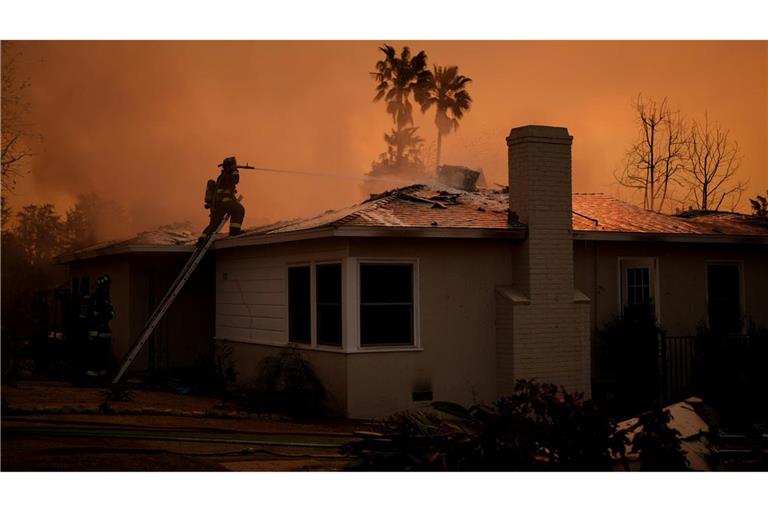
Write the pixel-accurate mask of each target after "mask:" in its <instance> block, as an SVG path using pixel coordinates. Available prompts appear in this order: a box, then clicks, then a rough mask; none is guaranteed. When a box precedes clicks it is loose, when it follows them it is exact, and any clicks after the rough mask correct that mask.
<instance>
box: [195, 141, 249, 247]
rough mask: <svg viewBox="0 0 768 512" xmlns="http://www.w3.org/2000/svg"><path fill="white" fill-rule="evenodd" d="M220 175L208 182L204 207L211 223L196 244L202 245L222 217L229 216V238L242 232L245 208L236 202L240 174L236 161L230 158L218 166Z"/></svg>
mask: <svg viewBox="0 0 768 512" xmlns="http://www.w3.org/2000/svg"><path fill="white" fill-rule="evenodd" d="M219 167H221V173H220V174H219V177H218V179H216V181H215V182H214V181H213V180H209V182H208V188H207V189H206V194H205V207H206V208H210V210H211V221H210V223H209V224H208V227H206V228H205V230H204V231H203V236H201V237H200V240H199V241H198V243H204V242H205V239H206V238H207V237H208V236H210V235H211V234H212V233H213V232H214V231H215V230H216V228H217V227H218V225H219V223H220V222H221V219H223V218H224V215H226V214H229V215H230V218H229V236H235V235H239V234H240V233H241V232H242V229H241V228H242V225H243V219H244V218H245V208H243V205H242V204H240V201H238V200H237V197H236V194H237V189H236V188H235V186H236V185H237V184H238V183H239V182H240V173H239V171H238V167H237V160H236V159H235V157H233V156H230V157H229V158H225V159H224V161H223V162H222V163H221V164H219Z"/></svg>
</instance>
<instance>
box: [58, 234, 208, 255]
mask: <svg viewBox="0 0 768 512" xmlns="http://www.w3.org/2000/svg"><path fill="white" fill-rule="evenodd" d="M198 236H199V234H196V233H195V232H194V231H192V227H191V226H189V225H182V226H177V225H172V226H162V227H160V228H158V229H156V230H153V231H143V232H141V233H139V234H138V235H136V236H135V237H133V238H129V239H127V240H110V241H107V242H102V243H99V244H96V245H91V246H89V247H85V248H83V249H79V250H77V251H74V252H71V253H67V254H63V255H61V256H59V257H57V258H56V261H57V262H58V263H69V262H71V261H75V260H83V259H88V258H94V257H97V256H107V255H111V254H122V253H127V252H192V251H193V250H194V245H195V242H196V241H197V237H198Z"/></svg>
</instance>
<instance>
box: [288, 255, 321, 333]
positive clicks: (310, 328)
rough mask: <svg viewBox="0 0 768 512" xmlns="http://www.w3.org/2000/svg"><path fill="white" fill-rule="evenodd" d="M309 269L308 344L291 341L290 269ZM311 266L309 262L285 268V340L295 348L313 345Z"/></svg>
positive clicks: (289, 264)
mask: <svg viewBox="0 0 768 512" xmlns="http://www.w3.org/2000/svg"><path fill="white" fill-rule="evenodd" d="M304 267H307V268H309V342H305V341H292V340H291V269H292V268H304ZM313 275H314V271H313V265H312V262H310V261H303V262H295V263H288V264H287V265H286V266H285V304H286V309H287V311H286V315H285V339H286V343H287V344H295V345H296V346H297V347H304V348H306V347H310V346H312V345H313V343H314V339H315V332H314V330H315V328H314V322H313V319H314V316H315V315H314V302H315V301H314V300H312V294H313V293H314V285H313V282H312V281H313Z"/></svg>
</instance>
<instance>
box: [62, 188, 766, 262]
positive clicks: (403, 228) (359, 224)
mask: <svg viewBox="0 0 768 512" xmlns="http://www.w3.org/2000/svg"><path fill="white" fill-rule="evenodd" d="M572 228H573V231H574V233H575V236H576V237H578V238H582V239H588V238H590V237H594V238H601V237H605V236H614V235H615V236H619V235H631V236H633V237H635V238H637V237H641V238H642V237H646V238H647V237H652V236H660V237H662V239H668V237H669V236H673V237H675V236H680V237H685V236H693V237H697V239H699V240H704V241H706V240H715V239H718V238H719V239H724V240H726V241H730V239H728V238H727V237H734V238H733V240H738V241H747V242H753V241H754V242H758V243H768V222H766V221H765V220H764V219H759V218H756V217H753V216H750V215H744V214H740V213H733V212H695V211H690V212H684V213H681V214H677V215H669V214H663V213H658V212H651V211H648V210H645V209H643V208H640V207H638V206H634V205H631V204H628V203H625V202H624V201H621V200H619V199H616V198H614V197H611V196H608V195H605V194H583V193H576V194H573V215H572ZM316 230H339V234H341V231H344V232H346V233H353V232H355V233H357V234H358V236H364V235H365V234H366V233H367V234H371V235H372V234H373V233H374V231H375V232H376V233H379V234H381V233H383V232H390V233H395V234H398V235H403V236H449V237H450V236H465V235H466V236H469V234H470V233H480V234H482V235H483V236H488V235H492V236H503V237H509V238H523V237H524V236H525V233H526V230H527V226H526V225H525V224H523V223H521V222H519V221H518V220H517V216H516V215H515V213H514V212H510V211H509V195H508V188H506V187H500V188H495V189H483V188H481V189H477V190H475V191H468V190H461V189H457V188H451V187H447V186H442V185H440V184H433V185H409V186H406V187H402V188H397V189H393V190H388V191H386V192H383V193H380V194H374V195H371V197H369V198H368V199H366V200H365V201H363V202H361V203H359V204H356V205H353V206H349V207H347V208H342V209H338V210H328V211H326V212H323V213H321V214H319V215H316V216H314V217H309V218H298V219H291V220H285V221H280V222H276V223H273V224H269V225H265V226H261V227H257V228H251V229H248V230H246V231H245V232H244V233H243V234H242V235H239V236H237V237H227V236H223V235H219V240H218V241H217V242H216V247H222V248H223V247H227V246H230V245H248V244H249V243H271V242H270V240H278V239H280V240H282V239H285V238H286V237H288V236H290V235H298V234H299V233H303V232H307V233H308V232H312V231H316ZM438 232H440V233H438ZM361 233H362V235H361ZM197 237H198V234H196V233H195V232H193V230H192V228H191V226H189V225H179V224H176V225H171V226H164V227H161V228H159V229H157V230H154V231H146V232H143V233H139V234H138V235H137V236H135V237H133V238H131V239H128V240H122V241H109V242H104V243H102V244H98V245H94V246H91V247H87V248H85V249H81V250H79V251H76V252H73V253H70V254H67V255H63V256H60V257H59V258H58V259H57V261H59V262H60V263H66V262H69V261H73V260H77V259H86V258H92V257H96V256H102V255H107V254H117V253H122V252H154V251H165V252H174V251H192V250H193V246H194V243H195V241H196V239H197Z"/></svg>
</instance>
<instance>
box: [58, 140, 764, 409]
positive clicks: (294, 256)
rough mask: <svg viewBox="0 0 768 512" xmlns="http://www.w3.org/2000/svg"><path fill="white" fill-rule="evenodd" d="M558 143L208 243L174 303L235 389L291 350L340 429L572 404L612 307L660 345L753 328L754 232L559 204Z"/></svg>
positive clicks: (757, 300) (706, 220) (738, 221)
mask: <svg viewBox="0 0 768 512" xmlns="http://www.w3.org/2000/svg"><path fill="white" fill-rule="evenodd" d="M571 140H572V137H571V136H570V135H569V134H568V131H567V130H566V129H565V128H554V127H546V126H524V127H520V128H515V129H513V130H512V131H511V133H510V135H509V137H507V146H508V154H509V186H508V187H506V188H504V189H493V190H491V189H479V190H475V191H468V190H460V189H452V188H449V187H445V186H440V185H434V184H433V185H413V186H408V187H403V188H399V189H396V190H392V191H389V192H385V193H382V194H378V195H374V196H372V197H371V198H370V199H368V200H367V201H364V202H362V203H360V204H358V205H355V206H352V207H349V208H345V209H341V210H335V211H331V212H326V213H324V214H322V215H319V216H317V217H313V218H309V219H300V220H294V221H288V222H282V223H277V224H273V225H270V226H265V227H261V228H257V229H251V230H248V231H246V232H245V233H244V234H242V235H239V236H236V237H221V238H220V239H219V240H217V241H216V243H215V245H214V250H213V251H212V253H213V258H212V260H213V261H212V263H211V267H210V268H211V269H212V274H213V278H212V281H213V282H214V283H215V284H213V285H210V286H211V287H209V284H208V282H207V281H206V283H205V286H202V287H201V288H200V289H199V290H198V293H197V294H196V295H195V297H196V299H195V300H198V301H199V302H197V303H195V304H194V305H188V307H194V308H196V310H199V311H200V312H201V313H200V314H201V317H207V316H208V315H209V314H212V312H213V311H215V321H214V323H213V324H214V329H213V330H214V332H213V333H212V337H213V338H215V340H216V342H217V343H219V344H221V345H223V346H227V347H230V349H231V355H232V359H233V361H234V364H235V370H236V372H237V375H238V378H239V379H241V380H242V381H243V382H248V380H249V379H251V378H253V377H254V376H255V373H256V371H257V368H258V364H259V362H260V361H261V360H262V359H263V358H264V357H265V356H268V355H271V354H274V353H276V351H278V350H280V349H281V348H283V347H286V346H289V345H290V346H294V347H297V348H298V349H299V350H301V351H303V353H304V354H305V355H306V357H307V359H309V361H310V362H311V363H312V364H313V366H314V368H315V370H316V372H317V374H318V375H319V377H320V378H321V380H322V381H323V382H324V384H325V386H326V388H327V390H328V391H329V394H330V396H331V398H332V400H333V402H334V404H335V407H336V408H337V409H338V410H339V411H340V412H341V413H343V414H345V415H346V416H349V417H357V418H363V417H375V416H382V415H386V414H389V413H392V412H394V411H397V410H401V409H406V408H409V407H412V406H413V405H414V404H415V403H418V402H422V401H425V400H452V401H457V402H462V403H471V402H476V401H490V400H493V399H494V398H496V397H498V396H500V395H503V394H505V393H508V392H509V391H511V389H512V386H513V385H514V382H515V381H516V380H517V379H520V378H534V377H535V378H537V379H540V380H543V381H550V382H555V383H557V384H561V385H564V386H565V387H566V388H567V389H569V390H576V391H583V392H584V393H586V394H587V395H589V394H590V392H591V389H592V385H593V372H592V366H593V359H594V357H593V356H594V354H593V347H594V333H595V332H596V329H597V328H598V327H600V326H601V325H602V324H604V323H605V322H607V321H608V320H610V319H611V318H612V317H614V316H616V315H619V314H621V312H622V311H623V310H624V309H625V308H626V307H631V306H635V305H644V306H647V307H652V308H654V309H655V312H656V316H657V319H658V321H659V322H660V324H662V325H663V326H664V328H665V329H666V330H667V331H668V332H671V333H673V334H676V335H687V334H693V333H695V332H696V329H697V327H698V326H699V325H701V324H702V323H716V324H718V325H728V326H730V327H731V328H732V329H741V328H742V325H743V321H742V320H743V319H744V318H745V317H747V316H749V317H750V318H751V319H753V320H754V321H755V322H757V323H759V324H768V301H765V300H764V299H763V297H764V292H765V290H766V289H768V265H767V263H768V226H767V225H766V224H765V223H764V222H759V221H757V220H754V219H752V218H750V217H749V216H746V215H741V214H734V213H720V212H718V213H702V214H699V215H696V214H694V213H689V214H686V215H666V214H661V213H654V212H649V211H645V210H643V209H641V208H638V207H635V206H631V205H629V204H627V203H624V202H622V201H619V200H617V199H614V198H612V197H610V196H607V195H603V194H574V193H572V190H571V174H572V171H571ZM132 256H133V257H134V258H138V259H141V258H143V257H144V256H139V254H138V253H132ZM92 259H93V260H94V261H96V260H98V259H104V258H102V257H97V258H92ZM79 261H80V264H81V265H83V264H84V262H82V259H81V260H79ZM115 261H117V260H115ZM133 261H138V260H133ZM74 263H75V262H71V263H70V266H71V268H72V269H73V270H74V271H75V273H76V271H77V269H82V268H83V267H82V266H80V267H78V266H77V265H75V264H74ZM126 264H127V263H126ZM135 264H138V263H135ZM131 268H132V267H131ZM73 275H75V274H73ZM132 275H134V274H131V273H130V271H126V276H132ZM171 278H172V277H171V276H169V279H171ZM126 279H127V280H126V284H125V285H124V287H127V288H131V289H132V287H135V286H143V285H132V284H130V283H131V279H132V278H131V277H127V278H126ZM205 279H207V278H205ZM214 290H215V291H214ZM185 293H186V292H185ZM206 293H210V294H209V295H206ZM124 295H125V297H126V300H127V301H128V303H126V307H127V308H129V309H130V308H135V306H134V305H133V304H130V301H131V300H135V299H137V296H136V294H135V293H134V294H130V293H128V292H125V293H124ZM189 300H191V299H189ZM141 308H143V311H142V314H145V312H146V308H145V307H143V306H141V307H140V309H141ZM118 311H119V308H118ZM131 332H135V331H126V334H125V335H130V333H131ZM124 346H125V345H124V344H120V347H124ZM117 350H118V349H117V344H116V351H117ZM116 355H119V354H116Z"/></svg>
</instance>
